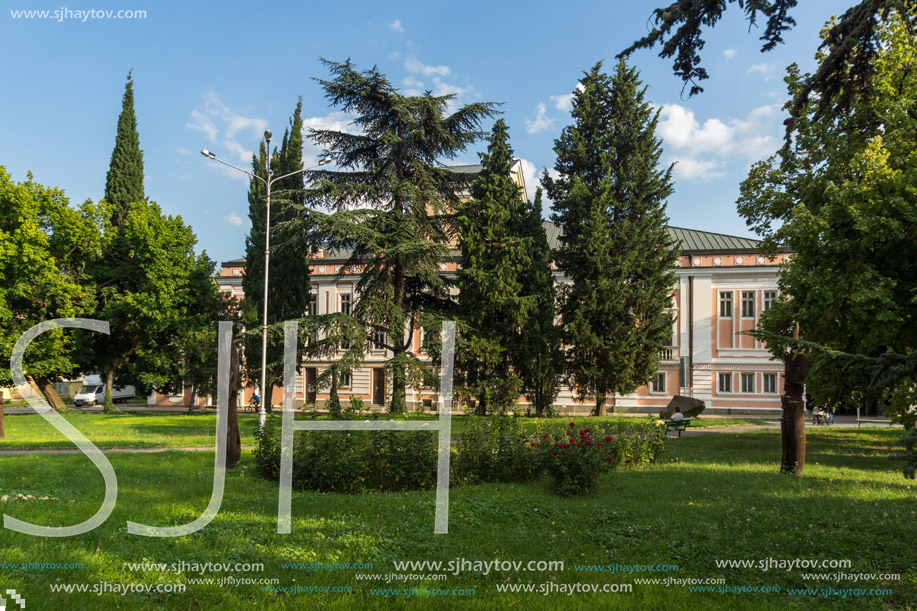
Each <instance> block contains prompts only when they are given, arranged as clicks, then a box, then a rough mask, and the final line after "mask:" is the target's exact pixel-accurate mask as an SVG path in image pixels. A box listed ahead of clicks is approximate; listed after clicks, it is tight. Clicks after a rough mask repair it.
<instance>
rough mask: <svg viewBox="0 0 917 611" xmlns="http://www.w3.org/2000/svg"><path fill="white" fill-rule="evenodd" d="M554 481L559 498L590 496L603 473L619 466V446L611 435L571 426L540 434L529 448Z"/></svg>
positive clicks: (573, 424) (571, 424)
mask: <svg viewBox="0 0 917 611" xmlns="http://www.w3.org/2000/svg"><path fill="white" fill-rule="evenodd" d="M530 445H531V447H532V448H535V449H536V450H537V455H538V457H539V458H541V459H542V461H543V462H544V465H545V467H546V469H547V471H548V473H549V474H550V475H551V478H552V479H553V480H554V488H555V490H556V491H557V493H558V494H559V495H560V496H578V495H584V494H590V493H592V491H593V490H594V489H595V482H596V480H597V479H598V477H599V474H601V473H602V472H604V471H608V470H609V469H611V468H612V467H614V466H615V465H617V464H618V462H619V460H620V454H619V453H618V444H617V443H615V439H614V438H613V437H612V436H610V435H605V434H604V433H603V432H602V431H593V430H592V429H589V428H582V429H578V428H577V426H576V423H575V422H571V423H570V424H569V425H568V427H567V428H566V430H563V431H556V432H555V433H554V434H551V433H542V435H541V439H540V440H538V441H535V442H532V443H531V444H530Z"/></svg>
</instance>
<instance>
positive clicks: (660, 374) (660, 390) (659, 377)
mask: <svg viewBox="0 0 917 611" xmlns="http://www.w3.org/2000/svg"><path fill="white" fill-rule="evenodd" d="M667 377H668V376H666V374H665V372H664V371H657V372H656V375H654V376H653V379H652V381H650V392H651V393H653V394H657V395H664V394H665V388H666V378H667ZM660 381H661V382H662V384H659V382H660Z"/></svg>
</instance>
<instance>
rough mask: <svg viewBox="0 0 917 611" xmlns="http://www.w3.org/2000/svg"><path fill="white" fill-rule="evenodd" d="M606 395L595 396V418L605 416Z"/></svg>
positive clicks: (593, 413)
mask: <svg viewBox="0 0 917 611" xmlns="http://www.w3.org/2000/svg"><path fill="white" fill-rule="evenodd" d="M605 399H606V397H605V393H603V392H600V393H597V394H596V395H595V409H593V410H592V415H593V416H604V415H605Z"/></svg>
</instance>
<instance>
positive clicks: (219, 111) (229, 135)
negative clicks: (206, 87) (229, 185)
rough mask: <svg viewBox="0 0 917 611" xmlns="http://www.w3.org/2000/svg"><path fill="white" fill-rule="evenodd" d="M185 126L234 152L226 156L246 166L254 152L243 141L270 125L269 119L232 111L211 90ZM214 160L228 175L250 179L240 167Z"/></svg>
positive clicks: (259, 133) (256, 135)
mask: <svg viewBox="0 0 917 611" xmlns="http://www.w3.org/2000/svg"><path fill="white" fill-rule="evenodd" d="M185 127H187V128H188V129H192V130H195V131H200V132H203V133H204V135H205V136H206V137H207V140H209V141H210V142H211V143H213V144H215V145H217V147H219V148H220V149H223V150H225V151H228V152H229V153H232V155H231V157H234V158H233V159H230V158H229V157H230V156H226V155H225V154H224V159H226V160H227V161H230V162H236V163H237V164H239V163H241V164H242V167H246V165H247V164H249V163H251V160H252V151H251V149H249V148H248V147H246V146H244V145H243V144H242V143H241V142H240V140H243V141H246V142H252V141H257V140H259V139H260V138H261V135H262V133H264V130H265V129H266V128H267V120H266V119H261V118H258V117H246V116H244V115H240V114H239V113H237V112H233V111H232V110H231V109H230V108H229V107H228V106H226V105H225V104H224V103H223V102H222V101H221V100H220V96H219V95H218V94H217V93H216V92H213V91H211V92H210V93H208V94H207V98H206V99H205V100H204V105H203V107H202V108H200V109H197V110H193V111H191V122H190V123H187V124H186V125H185ZM237 136H238V138H237ZM215 152H216V153H217V155H220V153H221V151H219V150H217V151H215ZM211 163H212V165H214V166H218V167H219V168H220V170H221V171H222V172H224V173H225V174H226V175H227V176H231V177H233V178H238V179H241V180H246V181H247V180H248V176H246V175H245V174H243V173H241V172H239V171H237V170H233V169H232V168H229V167H226V166H223V165H220V164H216V163H215V162H211Z"/></svg>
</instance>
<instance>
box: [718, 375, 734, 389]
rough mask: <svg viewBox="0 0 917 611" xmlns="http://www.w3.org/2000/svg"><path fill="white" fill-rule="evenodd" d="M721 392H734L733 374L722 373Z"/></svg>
mask: <svg viewBox="0 0 917 611" xmlns="http://www.w3.org/2000/svg"><path fill="white" fill-rule="evenodd" d="M719 389H720V392H732V374H731V373H721V374H720V385H719Z"/></svg>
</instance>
